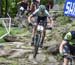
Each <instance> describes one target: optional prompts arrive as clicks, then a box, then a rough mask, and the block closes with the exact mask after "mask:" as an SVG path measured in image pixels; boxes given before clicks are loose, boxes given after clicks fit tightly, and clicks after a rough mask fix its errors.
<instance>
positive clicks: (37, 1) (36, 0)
mask: <svg viewBox="0 0 75 65" xmlns="http://www.w3.org/2000/svg"><path fill="white" fill-rule="evenodd" d="M39 5H40V0H31V6H30V10H31V12H34V11H35V10H36V9H37V8H38V6H39Z"/></svg>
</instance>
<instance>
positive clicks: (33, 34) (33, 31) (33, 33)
mask: <svg viewBox="0 0 75 65" xmlns="http://www.w3.org/2000/svg"><path fill="white" fill-rule="evenodd" d="M32 20H33V21H36V20H35V19H34V18H32ZM37 25H38V23H37V22H35V24H34V27H33V29H32V42H31V45H32V46H33V45H34V36H35V33H36V28H37Z"/></svg>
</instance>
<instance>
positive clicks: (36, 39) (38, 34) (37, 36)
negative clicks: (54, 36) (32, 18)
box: [33, 24, 44, 58]
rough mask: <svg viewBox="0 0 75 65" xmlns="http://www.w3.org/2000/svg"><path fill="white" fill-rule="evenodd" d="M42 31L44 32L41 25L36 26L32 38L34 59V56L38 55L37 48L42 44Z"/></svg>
mask: <svg viewBox="0 0 75 65" xmlns="http://www.w3.org/2000/svg"><path fill="white" fill-rule="evenodd" d="M43 30H44V26H43V25H41V24H38V26H37V32H36V34H35V36H34V54H33V57H34V58H36V55H37V54H38V49H39V47H41V44H42V43H41V41H42V39H41V37H42V34H41V33H42V32H43Z"/></svg>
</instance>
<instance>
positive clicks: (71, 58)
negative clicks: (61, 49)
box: [67, 55, 75, 65]
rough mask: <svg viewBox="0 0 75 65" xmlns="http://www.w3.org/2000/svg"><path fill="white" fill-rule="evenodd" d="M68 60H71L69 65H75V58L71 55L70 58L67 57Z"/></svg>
mask: <svg viewBox="0 0 75 65" xmlns="http://www.w3.org/2000/svg"><path fill="white" fill-rule="evenodd" d="M67 58H68V59H69V63H68V65H75V64H74V60H75V56H73V55H69V56H67Z"/></svg>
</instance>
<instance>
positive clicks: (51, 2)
mask: <svg viewBox="0 0 75 65" xmlns="http://www.w3.org/2000/svg"><path fill="white" fill-rule="evenodd" d="M47 1H48V3H47V4H46V9H47V10H48V11H49V10H50V9H52V8H53V5H54V3H53V1H52V0H47Z"/></svg>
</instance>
